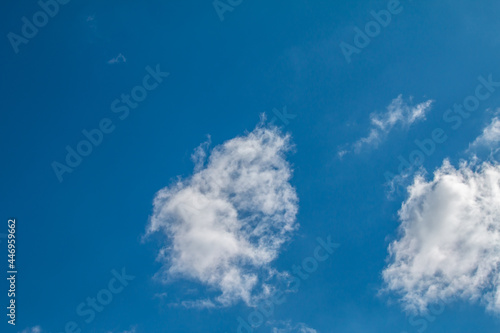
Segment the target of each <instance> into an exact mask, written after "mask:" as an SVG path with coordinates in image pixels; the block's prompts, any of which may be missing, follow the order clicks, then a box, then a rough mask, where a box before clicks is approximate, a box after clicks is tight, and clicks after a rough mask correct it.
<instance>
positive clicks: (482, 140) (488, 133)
mask: <svg viewBox="0 0 500 333" xmlns="http://www.w3.org/2000/svg"><path fill="white" fill-rule="evenodd" d="M499 142H500V119H499V118H498V117H494V118H493V119H492V120H491V123H490V124H489V125H488V126H486V127H485V128H484V130H483V133H482V134H481V135H480V136H479V137H477V139H476V140H475V141H474V142H473V143H472V144H470V145H469V151H471V150H476V149H480V148H488V149H491V150H493V149H494V148H497V147H498V143H499Z"/></svg>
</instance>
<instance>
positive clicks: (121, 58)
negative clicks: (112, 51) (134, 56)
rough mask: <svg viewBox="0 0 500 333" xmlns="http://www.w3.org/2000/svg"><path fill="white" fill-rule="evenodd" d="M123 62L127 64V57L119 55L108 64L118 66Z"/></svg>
mask: <svg viewBox="0 0 500 333" xmlns="http://www.w3.org/2000/svg"><path fill="white" fill-rule="evenodd" d="M121 62H127V58H125V56H124V55H123V54H121V53H119V54H118V55H117V56H116V57H115V58H112V59H110V60H108V64H110V65H112V64H118V63H121Z"/></svg>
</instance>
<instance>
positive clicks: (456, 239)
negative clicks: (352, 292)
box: [383, 161, 500, 313]
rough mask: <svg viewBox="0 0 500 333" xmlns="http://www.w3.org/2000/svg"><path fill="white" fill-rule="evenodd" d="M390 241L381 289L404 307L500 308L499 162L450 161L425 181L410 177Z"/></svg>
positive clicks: (491, 309) (493, 309) (411, 308)
mask: <svg viewBox="0 0 500 333" xmlns="http://www.w3.org/2000/svg"><path fill="white" fill-rule="evenodd" d="M399 218H400V220H401V226H400V233H401V235H400V238H399V239H398V240H397V241H394V242H393V243H391V244H390V246H389V254H390V258H389V264H388V266H387V267H386V269H385V270H384V271H383V278H384V281H385V282H386V285H387V290H390V291H395V292H398V293H399V294H400V295H401V296H402V302H403V304H404V305H405V308H406V309H407V310H409V311H420V312H424V311H425V310H426V308H427V306H428V305H429V304H432V303H436V302H438V301H440V300H443V301H451V300H453V299H456V298H461V299H464V300H468V301H472V302H475V301H481V302H482V303H483V304H484V305H485V306H486V307H487V309H488V310H490V311H494V312H499V313H500V166H499V165H498V164H496V163H487V162H484V163H482V164H480V165H474V164H473V163H466V162H462V163H461V165H460V167H459V168H458V169H456V168H455V167H453V166H451V165H450V163H449V162H448V161H445V162H444V163H443V165H442V166H441V167H440V168H439V169H438V170H436V172H435V173H434V179H433V180H430V181H426V180H425V179H424V178H423V177H422V176H416V177H415V180H414V183H413V185H411V186H410V187H409V188H408V198H407V200H406V201H405V202H404V203H403V205H402V207H401V210H400V211H399Z"/></svg>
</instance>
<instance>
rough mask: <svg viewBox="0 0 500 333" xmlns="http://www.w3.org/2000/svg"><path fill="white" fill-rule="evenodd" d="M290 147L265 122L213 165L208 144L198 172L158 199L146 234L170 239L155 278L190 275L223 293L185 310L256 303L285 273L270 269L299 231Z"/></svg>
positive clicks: (200, 153) (217, 152)
mask: <svg viewBox="0 0 500 333" xmlns="http://www.w3.org/2000/svg"><path fill="white" fill-rule="evenodd" d="M290 148H291V147H290V137H289V136H288V135H283V134H281V133H280V132H279V130H277V129H276V128H267V127H264V126H262V125H259V126H258V127H257V128H256V129H255V130H253V131H252V132H251V133H248V134H247V135H245V136H242V137H237V138H234V139H232V140H229V141H227V142H225V143H224V144H222V145H220V146H218V147H215V148H214V149H213V150H212V152H211V154H210V156H209V157H208V161H205V157H206V155H207V154H206V152H205V151H206V149H208V147H207V144H203V145H202V146H200V148H198V149H197V150H196V151H195V154H194V156H193V159H194V160H195V161H196V166H195V172H194V174H193V175H192V176H191V177H189V178H188V179H185V180H179V181H178V182H177V183H176V184H174V185H172V186H168V187H166V188H164V189H162V190H161V191H159V192H158V193H157V194H156V197H155V199H154V212H153V215H152V217H151V221H150V224H149V226H148V228H147V232H148V234H149V233H153V232H157V231H161V232H163V233H164V234H165V235H166V236H167V238H168V243H167V244H165V245H164V247H163V248H162V249H161V251H160V253H159V256H158V260H160V261H161V262H162V263H163V264H164V265H163V270H162V271H161V272H159V273H160V274H157V277H160V278H161V279H163V280H165V281H166V280H168V279H170V278H172V277H185V278H188V279H190V280H194V281H197V282H200V283H202V284H204V285H207V286H209V287H211V288H212V289H213V288H215V289H216V290H218V291H220V292H221V294H220V295H219V296H218V297H216V298H215V299H214V300H210V299H204V300H197V301H185V302H184V305H185V306H190V307H211V306H216V305H217V306H220V305H222V306H228V305H231V304H233V303H234V302H236V301H238V300H243V301H244V302H245V303H246V304H248V305H252V304H254V303H255V301H256V300H257V299H258V298H259V297H263V296H265V295H266V294H269V293H270V291H271V290H272V286H271V285H270V283H271V282H269V281H270V279H272V278H276V277H277V276H280V274H279V273H277V272H276V271H275V270H274V269H273V268H272V267H271V265H270V264H271V262H272V261H273V260H274V259H276V257H277V256H278V254H279V250H280V247H281V245H282V244H283V243H284V242H285V241H286V240H288V239H289V236H290V234H291V232H292V231H293V230H294V229H296V228H297V224H296V214H297V210H298V204H297V202H298V199H297V195H296V192H295V189H294V188H293V187H292V186H291V185H290V183H289V180H290V178H291V176H292V172H291V169H290V166H289V164H288V162H287V161H286V159H285V153H286V152H287V151H288V150H289V149H290Z"/></svg>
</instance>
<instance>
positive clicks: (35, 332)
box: [19, 326, 42, 333]
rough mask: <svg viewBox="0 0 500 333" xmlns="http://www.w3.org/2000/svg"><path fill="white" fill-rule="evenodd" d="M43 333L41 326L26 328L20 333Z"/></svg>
mask: <svg viewBox="0 0 500 333" xmlns="http://www.w3.org/2000/svg"><path fill="white" fill-rule="evenodd" d="M41 332H42V329H41V328H40V326H33V327H29V328H25V329H24V330H22V331H21V332H19V333H41Z"/></svg>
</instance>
